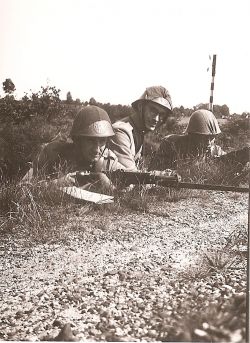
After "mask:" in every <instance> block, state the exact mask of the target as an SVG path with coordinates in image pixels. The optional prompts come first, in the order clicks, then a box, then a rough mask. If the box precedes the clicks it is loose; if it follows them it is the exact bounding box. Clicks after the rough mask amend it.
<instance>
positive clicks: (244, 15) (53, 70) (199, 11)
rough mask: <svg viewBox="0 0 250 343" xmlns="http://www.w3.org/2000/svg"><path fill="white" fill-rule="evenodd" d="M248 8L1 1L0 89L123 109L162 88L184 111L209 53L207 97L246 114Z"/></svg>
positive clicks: (198, 98)
mask: <svg viewBox="0 0 250 343" xmlns="http://www.w3.org/2000/svg"><path fill="white" fill-rule="evenodd" d="M249 13H250V1H249V0H225V1H224V0H0V32H1V35H0V49H1V54H0V82H1V86H2V82H3V81H4V80H5V79H6V78H11V79H12V81H13V82H14V84H15V86H16V89H17V92H16V94H17V97H20V96H22V95H24V92H28V93H29V92H30V90H32V91H38V90H39V89H40V87H41V86H45V85H46V84H47V83H49V85H51V86H56V87H57V88H59V89H61V93H60V96H61V99H65V98H66V93H67V92H68V91H70V92H71V94H72V96H73V98H74V99H75V98H80V99H81V100H82V101H86V100H89V99H90V97H94V98H95V99H96V100H97V101H100V102H110V103H111V104H118V103H120V104H124V105H127V104H130V103H131V102H132V101H134V100H135V99H136V98H137V97H139V96H140V95H141V94H142V93H143V91H144V89H145V88H146V87H148V86H152V85H162V86H165V87H166V88H167V89H168V90H169V92H170V94H171V95H172V100H173V105H174V106H180V105H183V106H184V107H193V106H194V105H197V104H199V103H201V102H204V103H207V102H209V96H210V82H211V69H210V70H209V71H207V68H208V67H209V66H210V65H211V60H209V55H211V56H212V55H213V54H217V65H216V76H215V91H214V103H215V104H219V105H223V104H227V105H228V106H229V108H230V112H231V113H233V112H237V113H242V112H243V111H248V112H249V111H250V96H249V94H250V89H249V88H250V87H249V80H250V65H249V64H250V44H249V32H250V30H249V26H250V20H249ZM0 94H2V95H3V90H2V88H1V91H0Z"/></svg>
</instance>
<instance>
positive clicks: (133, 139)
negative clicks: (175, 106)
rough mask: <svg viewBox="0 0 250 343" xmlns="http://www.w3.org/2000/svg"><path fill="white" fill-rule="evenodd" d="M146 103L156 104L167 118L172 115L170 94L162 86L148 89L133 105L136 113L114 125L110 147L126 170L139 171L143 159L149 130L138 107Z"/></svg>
mask: <svg viewBox="0 0 250 343" xmlns="http://www.w3.org/2000/svg"><path fill="white" fill-rule="evenodd" d="M145 102H152V103H156V104H158V105H159V106H160V107H162V108H164V110H165V111H166V117H167V113H169V114H172V101H171V97H170V94H169V92H168V91H167V90H166V89H165V88H164V87H162V86H155V87H148V88H147V89H146V90H145V92H144V93H143V94H142V96H141V97H140V98H139V99H138V100H136V101H134V102H133V103H132V107H133V108H134V110H135V111H136V112H135V113H133V114H132V115H131V116H129V117H126V118H124V119H122V120H119V121H117V122H115V123H114V124H113V129H114V131H115V136H113V137H111V139H110V144H109V146H110V149H111V150H112V151H113V152H114V153H115V155H116V156H117V157H118V161H119V163H121V164H122V165H123V167H124V168H125V169H126V170H137V169H138V167H139V164H140V159H141V157H142V150H143V141H144V135H145V134H146V133H147V129H146V127H145V123H144V117H143V113H142V112H141V111H140V110H139V108H138V105H140V104H143V103H145Z"/></svg>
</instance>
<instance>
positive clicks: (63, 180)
mask: <svg viewBox="0 0 250 343" xmlns="http://www.w3.org/2000/svg"><path fill="white" fill-rule="evenodd" d="M75 175H76V173H68V174H66V175H64V176H62V177H60V178H58V179H55V180H53V181H52V182H53V183H54V184H56V185H57V186H59V187H67V186H74V185H75V182H76V180H75Z"/></svg>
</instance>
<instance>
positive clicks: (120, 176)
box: [76, 170, 249, 193]
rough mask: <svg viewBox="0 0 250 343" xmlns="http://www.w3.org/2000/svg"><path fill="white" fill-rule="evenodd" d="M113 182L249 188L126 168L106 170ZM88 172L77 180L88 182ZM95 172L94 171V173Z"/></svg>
mask: <svg viewBox="0 0 250 343" xmlns="http://www.w3.org/2000/svg"><path fill="white" fill-rule="evenodd" d="M104 173H105V174H106V175H107V176H108V178H109V179H110V180H111V181H112V183H113V184H114V185H115V186H116V187H117V188H124V187H126V186H128V185H131V184H133V185H146V184H155V185H157V186H161V187H172V188H176V189H181V188H187V189H203V190H213V191H221V192H229V191H231V192H238V193H248V192H249V188H247V187H233V186H224V185H212V184H200V183H190V182H181V177H180V175H178V174H174V173H172V175H166V174H165V175H164V172H160V171H152V172H143V171H134V172H133V171H124V170H115V171H111V172H104ZM91 174H92V173H90V174H89V175H86V173H81V172H78V173H77V174H76V180H77V182H78V184H79V185H81V184H83V183H84V182H86V177H88V176H90V177H91ZM93 174H94V173H93Z"/></svg>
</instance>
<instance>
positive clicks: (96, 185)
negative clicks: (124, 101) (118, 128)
mask: <svg viewBox="0 0 250 343" xmlns="http://www.w3.org/2000/svg"><path fill="white" fill-rule="evenodd" d="M113 135H114V131H113V128H112V125H111V121H110V119H109V116H108V114H107V112H106V111H104V110H103V109H101V108H99V107H97V106H87V107H85V108H82V109H81V110H80V111H79V112H78V114H77V116H76V118H75V120H74V122H73V126H72V129H71V133H70V136H71V138H72V141H73V142H65V141H64V142H63V141H53V142H50V143H48V144H45V146H43V147H42V149H41V151H40V152H39V154H38V156H37V157H36V159H35V161H34V162H33V169H34V176H40V177H44V176H46V177H47V179H50V180H53V182H54V183H56V184H57V185H59V186H71V185H75V184H76V178H75V173H76V172H77V171H86V172H93V174H92V175H91V176H90V177H89V180H88V182H86V185H84V186H83V187H82V188H84V189H91V190H100V189H101V190H108V189H110V188H112V184H111V182H110V180H109V179H108V177H107V176H106V175H105V174H104V173H102V171H111V170H115V169H121V165H120V164H119V162H118V160H117V157H116V156H115V155H114V153H112V152H111V151H110V150H109V148H108V139H109V138H110V137H112V136H113Z"/></svg>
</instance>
